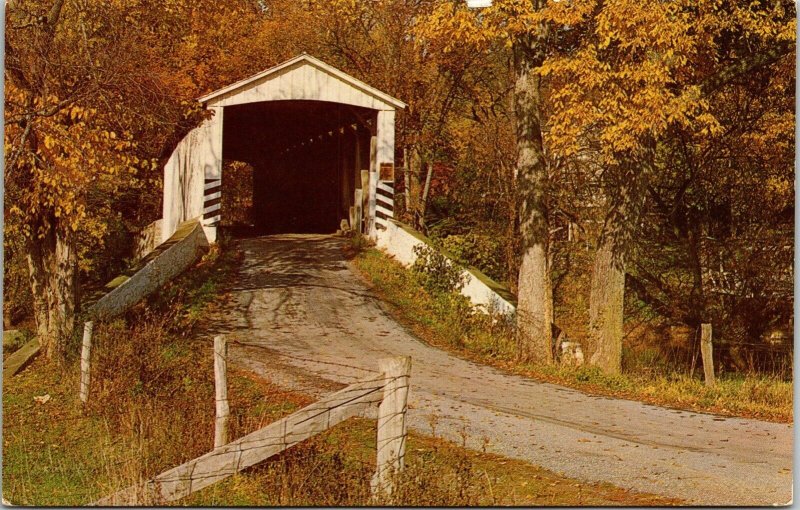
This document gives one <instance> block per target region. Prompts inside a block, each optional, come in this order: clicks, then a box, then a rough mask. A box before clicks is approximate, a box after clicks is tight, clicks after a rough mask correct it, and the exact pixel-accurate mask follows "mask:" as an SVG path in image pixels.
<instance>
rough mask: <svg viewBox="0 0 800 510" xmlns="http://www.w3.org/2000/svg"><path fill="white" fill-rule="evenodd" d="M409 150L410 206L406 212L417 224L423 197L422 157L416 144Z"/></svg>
mask: <svg viewBox="0 0 800 510" xmlns="http://www.w3.org/2000/svg"><path fill="white" fill-rule="evenodd" d="M408 152H409V159H408V162H407V163H406V168H407V169H408V173H406V176H408V177H409V180H408V181H407V186H408V188H407V189H406V193H407V197H408V208H407V211H406V212H407V213H408V215H409V217H410V218H411V222H412V224H413V225H414V226H417V212H418V210H419V202H420V199H421V197H422V183H421V182H420V177H421V168H422V157H421V156H420V153H419V149H418V148H417V147H415V146H412V147H411V149H410V150H409V151H408Z"/></svg>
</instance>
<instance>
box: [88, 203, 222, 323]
mask: <svg viewBox="0 0 800 510" xmlns="http://www.w3.org/2000/svg"><path fill="white" fill-rule="evenodd" d="M207 249H208V240H207V239H206V235H205V234H204V233H203V227H202V225H200V221H199V218H196V219H193V220H189V221H185V222H183V223H181V224H180V225H178V228H177V230H176V231H175V233H174V234H173V235H172V237H170V238H169V239H168V240H167V241H166V242H164V243H162V244H161V245H159V246H158V247H157V248H156V249H155V250H153V251H152V252H151V253H150V254H149V255H148V256H147V257H145V258H144V260H142V261H141V262H140V263H139V264H138V265H137V266H136V267H135V268H133V269H132V270H131V271H128V273H127V274H125V275H122V276H119V277H117V278H115V279H114V280H113V281H112V282H111V283H109V284H108V285H107V286H106V288H110V289H113V290H111V291H110V292H108V293H107V294H105V295H104V296H103V297H101V298H100V299H99V300H98V301H97V302H96V303H94V304H93V305H91V306H90V307H89V309H88V315H89V317H90V318H92V319H110V318H113V317H115V316H117V315H120V314H121V313H123V312H124V311H125V310H127V309H128V308H130V307H132V306H133V305H135V304H136V303H138V302H139V301H141V300H142V299H143V298H144V297H146V296H147V295H149V294H150V293H152V292H153V291H155V290H157V289H158V288H159V287H161V286H162V285H164V284H165V283H166V282H167V281H169V280H171V279H172V278H174V277H176V276H178V275H179V274H180V273H182V272H183V271H185V270H186V269H187V268H188V267H189V266H190V265H192V264H193V263H194V262H195V261H196V260H197V259H198V258H200V256H201V255H202V253H203V252H204V251H206V250H207Z"/></svg>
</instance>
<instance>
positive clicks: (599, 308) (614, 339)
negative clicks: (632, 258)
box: [589, 229, 625, 374]
mask: <svg viewBox="0 0 800 510" xmlns="http://www.w3.org/2000/svg"><path fill="white" fill-rule="evenodd" d="M604 230H605V229H604ZM612 237H613V236H610V235H609V236H607V235H603V237H602V240H601V242H600V246H599V247H598V248H597V253H596V254H595V257H594V269H593V271H592V282H591V294H590V297H589V344H590V345H589V352H591V353H592V354H591V358H590V360H589V362H590V364H592V365H595V366H598V367H600V368H601V369H602V370H603V371H604V372H606V373H612V374H616V373H619V372H620V371H621V370H622V336H623V330H622V323H623V305H624V300H625V261H624V260H623V258H622V257H617V256H616V254H617V252H618V250H617V249H616V248H615V246H614V241H613V239H612Z"/></svg>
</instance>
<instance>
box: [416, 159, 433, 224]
mask: <svg viewBox="0 0 800 510" xmlns="http://www.w3.org/2000/svg"><path fill="white" fill-rule="evenodd" d="M425 168H426V172H425V187H424V188H423V189H422V200H420V204H419V226H420V229H421V230H422V231H423V232H425V230H426V228H427V225H426V224H425V212H426V211H427V210H428V195H429V194H430V192H431V177H433V164H432V163H430V162H428V163H426V164H425Z"/></svg>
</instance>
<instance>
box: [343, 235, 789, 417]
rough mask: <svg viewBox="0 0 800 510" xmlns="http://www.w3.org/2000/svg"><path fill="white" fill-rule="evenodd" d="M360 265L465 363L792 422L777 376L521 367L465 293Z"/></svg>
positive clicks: (360, 259)
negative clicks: (711, 382)
mask: <svg viewBox="0 0 800 510" xmlns="http://www.w3.org/2000/svg"><path fill="white" fill-rule="evenodd" d="M354 263H355V265H356V267H357V268H358V269H359V270H360V271H361V272H362V273H363V274H364V276H365V277H366V278H367V279H368V280H369V281H371V282H372V284H373V285H374V287H375V290H377V291H378V293H379V294H380V295H381V297H382V298H383V300H384V301H385V302H386V303H388V304H389V311H390V313H392V314H393V315H394V316H395V317H396V318H397V319H398V320H399V321H400V322H402V323H403V324H405V325H406V326H407V327H409V328H410V329H411V330H412V331H414V333H415V334H416V335H417V336H419V337H420V338H422V339H424V340H425V341H427V342H428V343H430V344H432V345H435V346H437V347H440V348H444V349H447V350H449V351H451V352H454V353H457V354H458V355H460V356H462V357H465V358H469V359H472V360H474V361H477V362H480V363H486V364H490V365H493V366H496V367H499V368H502V369H504V370H507V371H509V372H513V373H516V374H522V375H526V376H529V377H532V378H535V379H540V380H544V381H548V382H553V383H556V384H562V385H565V386H570V387H573V388H576V389H580V390H583V391H587V392H590V393H596V394H602V395H609V396H616V397H621V398H628V399H632V400H641V401H644V402H648V403H652V404H658V405H664V406H668V407H676V408H680V409H691V410H695V411H707V412H713V413H718V414H722V415H729V416H747V417H755V418H760V419H765V420H770V421H776V422H783V423H789V422H791V421H792V383H791V382H787V381H782V380H778V379H776V378H770V377H764V376H757V375H747V376H745V375H740V374H724V375H722V376H721V377H719V378H718V381H717V383H718V384H717V386H716V387H715V388H707V387H706V386H705V385H704V384H703V382H702V381H701V380H700V379H699V378H692V377H689V376H688V375H685V374H681V373H666V374H663V373H662V374H654V373H652V372H649V371H642V372H631V373H624V374H621V375H614V376H609V375H605V374H603V373H601V372H600V371H599V370H597V369H595V368H590V367H581V368H578V369H575V368H570V367H562V366H534V365H529V364H522V363H519V362H517V361H516V356H515V354H514V351H515V349H514V338H513V328H512V325H510V324H507V323H504V321H503V320H502V319H498V318H492V317H487V316H485V315H482V314H472V313H471V311H470V306H469V303H468V302H467V300H466V298H463V297H462V296H460V295H453V294H447V293H435V292H428V291H426V289H425V287H424V286H423V285H422V282H421V280H420V278H419V277H418V275H417V274H415V273H414V272H413V271H411V270H408V269H406V268H404V267H403V266H402V265H400V264H399V263H398V262H396V261H395V260H393V259H392V258H390V257H388V256H386V255H385V254H383V253H382V252H380V251H379V250H376V249H367V250H363V251H361V252H360V253H359V254H358V255H357V256H355V258H354ZM634 365H636V364H634Z"/></svg>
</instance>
